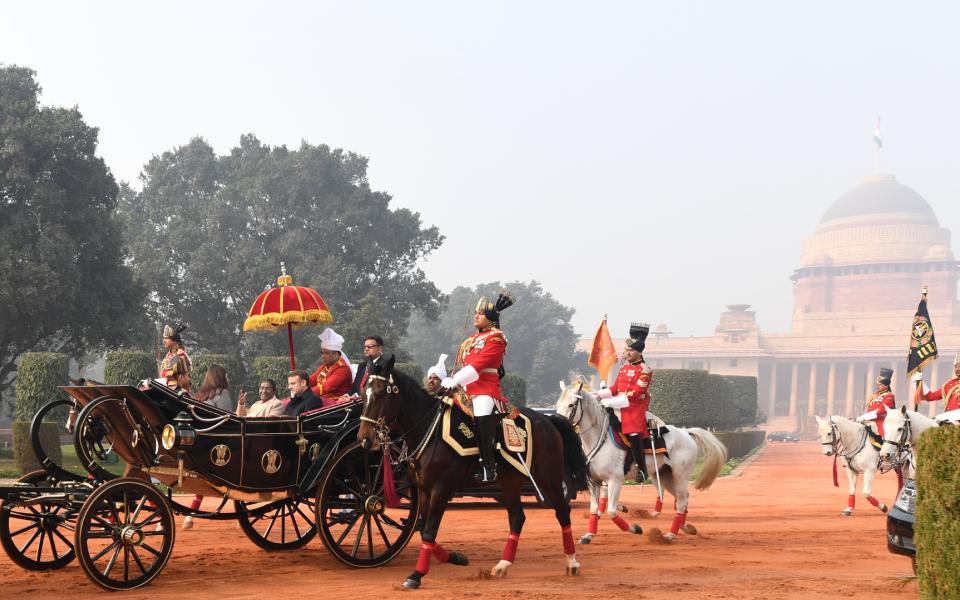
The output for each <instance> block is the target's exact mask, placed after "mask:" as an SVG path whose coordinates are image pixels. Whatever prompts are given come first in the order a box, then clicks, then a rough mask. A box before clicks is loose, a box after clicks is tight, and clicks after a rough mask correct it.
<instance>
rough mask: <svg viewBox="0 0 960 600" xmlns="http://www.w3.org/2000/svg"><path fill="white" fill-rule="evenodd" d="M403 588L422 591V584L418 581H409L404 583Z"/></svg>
mask: <svg viewBox="0 0 960 600" xmlns="http://www.w3.org/2000/svg"><path fill="white" fill-rule="evenodd" d="M401 587H402V588H403V589H405V590H417V589H420V582H419V581H417V580H416V579H408V580H406V581H404V582H403V585H402V586H401Z"/></svg>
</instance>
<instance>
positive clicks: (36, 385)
mask: <svg viewBox="0 0 960 600" xmlns="http://www.w3.org/2000/svg"><path fill="white" fill-rule="evenodd" d="M69 377H70V361H69V359H67V355H66V354H56V353H53V352H27V353H26V354H24V355H23V358H21V359H20V366H19V367H18V368H17V381H16V387H17V406H16V410H15V412H14V420H15V421H23V422H26V423H29V422H30V421H32V420H33V415H35V414H37V411H38V410H40V407H41V406H44V405H45V404H47V403H49V402H52V401H54V400H56V399H57V398H59V397H64V396H63V395H62V394H63V393H62V392H60V391H59V390H57V386H60V385H69V384H70V379H69Z"/></svg>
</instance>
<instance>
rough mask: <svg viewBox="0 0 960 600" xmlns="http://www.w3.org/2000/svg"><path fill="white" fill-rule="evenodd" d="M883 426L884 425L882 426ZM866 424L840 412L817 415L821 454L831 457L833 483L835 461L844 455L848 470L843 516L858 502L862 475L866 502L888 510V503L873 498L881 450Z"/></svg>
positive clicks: (835, 479) (845, 467) (835, 476)
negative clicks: (830, 415) (823, 415)
mask: <svg viewBox="0 0 960 600" xmlns="http://www.w3.org/2000/svg"><path fill="white" fill-rule="evenodd" d="M884 426H885V427H886V425H884ZM867 430H868V426H867V425H866V424H865V423H858V422H856V421H852V420H850V419H848V418H846V417H841V416H840V415H834V416H832V417H827V418H826V419H821V418H820V417H819V416H818V417H817V432H818V433H819V434H820V443H821V444H822V445H823V454H824V455H826V456H832V457H833V485H835V486H836V487H840V484H839V483H838V482H837V460H838V459H839V458H843V470H844V471H845V472H846V473H847V507H846V508H844V509H843V511H842V512H841V513H840V514H842V515H843V516H845V517H849V516H850V515H852V514H853V509H854V506H856V503H857V479H858V478H859V477H860V475H863V486H862V487H861V492H862V493H863V497H864V498H866V499H867V502H869V503H870V504H872V505H873V506H875V507H877V508H879V509H880V510H881V511H882V512H887V505H886V504H884V503H883V502H880V501H879V500H877V499H876V498H874V497H873V480H874V478H875V477H876V476H877V470H878V469H879V467H880V451H879V450H877V449H876V448H875V447H874V446H873V444H871V443H870V436H869V435H867Z"/></svg>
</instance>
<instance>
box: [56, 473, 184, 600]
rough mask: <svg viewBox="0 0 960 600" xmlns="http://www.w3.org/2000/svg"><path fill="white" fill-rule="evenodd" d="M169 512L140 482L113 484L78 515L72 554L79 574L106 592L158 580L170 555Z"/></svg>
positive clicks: (160, 498) (128, 480)
mask: <svg viewBox="0 0 960 600" xmlns="http://www.w3.org/2000/svg"><path fill="white" fill-rule="evenodd" d="M173 539H174V525H173V511H172V510H171V509H170V505H169V504H168V503H167V499H166V498H164V497H163V494H161V493H160V492H159V490H157V489H156V488H155V487H153V486H152V485H150V484H148V483H145V482H143V481H141V480H139V479H133V478H121V479H114V480H113V481H111V482H109V483H106V484H104V485H102V486H100V487H99V488H97V489H96V490H94V492H93V493H92V494H90V497H89V498H87V501H86V502H84V504H83V507H82V508H81V509H80V515H79V516H78V518H77V532H76V540H75V541H76V548H77V556H78V558H79V559H80V566H81V567H82V568H83V572H84V573H86V575H87V577H89V578H90V579H91V581H93V582H94V583H96V584H97V585H99V586H100V587H102V588H105V589H108V590H129V589H133V588H137V587H140V586H142V585H146V584H147V583H149V582H150V581H151V580H152V579H153V578H154V577H156V576H157V575H159V574H160V571H162V570H163V567H164V565H166V564H167V560H168V559H169V558H170V554H171V552H173Z"/></svg>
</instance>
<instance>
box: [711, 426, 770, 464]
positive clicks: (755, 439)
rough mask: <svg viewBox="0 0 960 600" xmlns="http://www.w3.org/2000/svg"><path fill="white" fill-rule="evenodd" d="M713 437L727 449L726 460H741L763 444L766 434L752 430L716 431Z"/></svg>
mask: <svg viewBox="0 0 960 600" xmlns="http://www.w3.org/2000/svg"><path fill="white" fill-rule="evenodd" d="M714 435H715V436H717V439H718V440H720V441H721V442H723V445H724V446H726V447H727V458H728V459H730V458H743V457H744V456H746V455H748V454H750V451H751V450H753V449H754V448H756V447H757V446H759V445H760V444H762V443H763V440H764V438H765V437H766V433H765V432H763V431H761V430H759V429H754V430H751V431H716V432H714Z"/></svg>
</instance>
